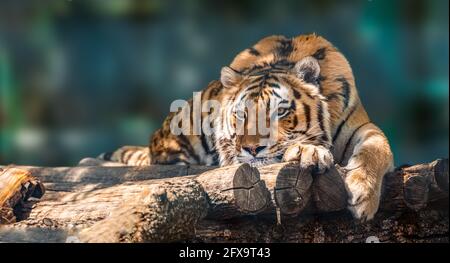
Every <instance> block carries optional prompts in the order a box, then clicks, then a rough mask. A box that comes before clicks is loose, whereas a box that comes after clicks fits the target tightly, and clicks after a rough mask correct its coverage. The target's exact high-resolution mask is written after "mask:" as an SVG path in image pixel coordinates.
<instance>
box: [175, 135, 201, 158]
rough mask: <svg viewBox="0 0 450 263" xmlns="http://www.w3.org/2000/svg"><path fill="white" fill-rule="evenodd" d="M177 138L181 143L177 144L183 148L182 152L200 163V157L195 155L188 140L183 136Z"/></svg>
mask: <svg viewBox="0 0 450 263" xmlns="http://www.w3.org/2000/svg"><path fill="white" fill-rule="evenodd" d="M177 138H178V139H179V140H180V141H181V142H179V143H180V144H181V145H182V146H183V147H184V150H186V151H187V152H188V153H189V156H191V157H192V158H194V159H195V160H196V161H197V162H200V157H199V156H198V155H197V154H196V153H195V150H194V147H192V144H191V142H190V141H189V140H188V138H187V137H186V136H185V135H184V134H180V135H178V137H177Z"/></svg>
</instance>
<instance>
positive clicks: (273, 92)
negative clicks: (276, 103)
mask: <svg viewBox="0 0 450 263" xmlns="http://www.w3.org/2000/svg"><path fill="white" fill-rule="evenodd" d="M272 94H273V95H275V96H277V97H278V98H280V99H281V96H280V95H278V93H276V92H275V91H272Z"/></svg>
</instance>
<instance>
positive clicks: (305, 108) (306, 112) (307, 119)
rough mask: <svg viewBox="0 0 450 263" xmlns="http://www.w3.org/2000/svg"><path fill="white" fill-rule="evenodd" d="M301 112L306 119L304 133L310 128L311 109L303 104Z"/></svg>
mask: <svg viewBox="0 0 450 263" xmlns="http://www.w3.org/2000/svg"><path fill="white" fill-rule="evenodd" d="M303 111H304V112H305V118H306V131H308V130H309V128H310V127H311V107H309V105H307V104H305V103H303Z"/></svg>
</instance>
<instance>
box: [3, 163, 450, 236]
mask: <svg viewBox="0 0 450 263" xmlns="http://www.w3.org/2000/svg"><path fill="white" fill-rule="evenodd" d="M89 165H96V166H95V167H94V166H89ZM0 169H1V167H0ZM4 169H5V170H4V171H3V172H1V176H0V178H1V180H0V185H1V184H2V183H3V187H1V188H0V190H1V191H0V193H1V195H0V197H1V198H3V199H0V200H3V201H2V203H0V206H1V207H2V210H1V211H9V214H8V215H9V217H10V218H11V211H13V215H14V216H15V217H16V219H17V221H19V222H16V223H13V224H8V225H4V226H0V242H171V241H190V242H196V241H199V242H217V241H220V242H246V241H251V242H273V241H276V242H364V241H365V239H366V237H367V236H368V235H373V236H377V238H378V239H380V240H381V241H392V242H442V241H444V242H448V159H445V160H436V161H434V162H432V163H429V164H420V165H414V166H410V167H401V168H398V169H396V170H395V171H394V172H392V173H389V174H387V175H386V176H385V180H384V183H383V193H382V200H381V203H380V210H379V213H378V214H377V215H376V217H375V219H374V220H372V221H370V222H366V223H361V222H357V221H355V220H353V219H352V218H351V216H350V215H349V213H348V212H346V211H345V207H346V200H347V196H346V192H345V187H344V184H343V180H342V175H343V173H342V171H341V170H340V168H338V167H337V168H334V169H331V170H330V171H328V172H327V173H325V174H322V175H311V169H312V168H309V169H307V170H303V171H302V170H300V169H299V168H298V166H297V165H296V164H295V163H279V164H273V165H269V166H265V167H260V168H258V169H256V168H253V167H250V166H249V165H247V164H242V165H236V166H230V167H222V168H215V167H201V166H199V167H196V166H193V167H191V166H163V165H155V166H150V167H124V166H120V165H118V164H114V163H99V162H98V161H96V160H93V159H88V160H84V163H83V166H78V167H72V168H39V167H15V168H11V167H9V168H5V167H4ZM11 169H15V170H11ZM12 171H16V172H17V171H20V172H19V173H25V174H26V176H25V177H23V176H22V177H21V178H29V179H28V181H30V180H31V181H33V182H34V185H36V184H40V183H42V184H44V185H45V187H46V189H47V192H46V194H45V195H44V196H43V198H42V199H41V200H40V201H39V202H37V200H30V199H28V197H29V196H30V192H29V191H24V190H23V189H24V188H23V185H24V184H26V183H27V180H25V181H21V180H17V178H19V177H18V176H15V175H14V174H15V173H13V172H12ZM11 178H12V179H14V180H15V183H13V184H11V182H12V181H14V180H12V181H11ZM5 182H8V183H5ZM39 182H40V183H39ZM5 189H6V190H5ZM35 189H36V187H35ZM37 189H41V188H39V187H38V188H37ZM42 189H43V188H42ZM18 192H20V193H22V194H21V195H20V198H17V197H16V198H11V196H18V195H17V194H16V193H18ZM38 192H39V191H38ZM38 192H36V193H38ZM5 193H8V195H6V194H5ZM11 193H13V194H12V195H11ZM11 209H12V210H11ZM276 211H279V213H276ZM277 214H278V217H277V216H276V215H277ZM0 215H2V216H4V214H3V212H2V214H0ZM4 217H5V216H4ZM280 218H281V221H280ZM277 219H278V220H277ZM10 222H14V220H9V221H7V223H10ZM280 223H281V224H280Z"/></svg>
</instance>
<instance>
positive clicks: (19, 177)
mask: <svg viewBox="0 0 450 263" xmlns="http://www.w3.org/2000/svg"><path fill="white" fill-rule="evenodd" d="M44 192H45V188H44V186H43V185H42V184H41V183H40V182H39V181H37V180H35V178H34V177H33V176H31V173H29V172H28V171H26V170H21V169H17V168H13V167H7V168H0V224H7V223H13V222H15V221H16V217H15V215H14V214H15V213H14V208H15V207H16V206H18V205H21V204H22V203H23V202H26V201H27V200H28V199H29V198H30V197H34V198H40V197H42V195H43V194H44Z"/></svg>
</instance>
